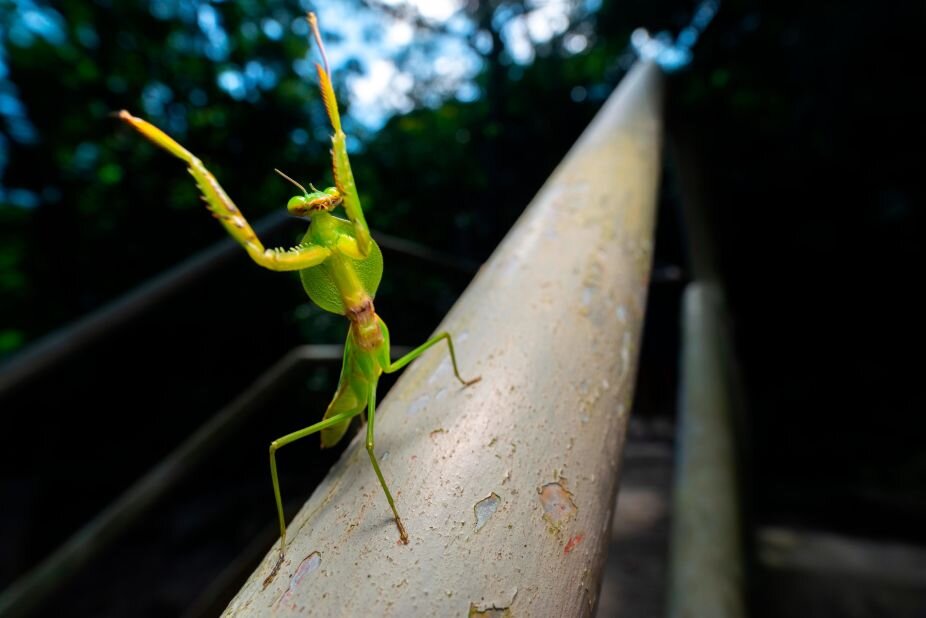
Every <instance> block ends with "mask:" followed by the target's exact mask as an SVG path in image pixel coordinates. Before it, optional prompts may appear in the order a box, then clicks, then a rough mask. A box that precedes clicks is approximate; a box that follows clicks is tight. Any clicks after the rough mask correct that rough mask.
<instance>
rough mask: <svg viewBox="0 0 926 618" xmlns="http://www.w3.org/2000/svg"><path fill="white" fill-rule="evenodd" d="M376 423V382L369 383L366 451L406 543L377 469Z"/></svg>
mask: <svg viewBox="0 0 926 618" xmlns="http://www.w3.org/2000/svg"><path fill="white" fill-rule="evenodd" d="M375 423H376V383H375V382H374V383H373V384H371V385H370V398H369V400H368V401H367V453H368V454H369V455H370V463H372V464H373V470H374V471H375V472H376V478H378V479H379V484H380V485H382V487H383V492H385V494H386V500H387V501H388V502H389V506H390V507H391V508H392V514H393V515H394V516H395V525H396V527H398V529H399V538H400V539H401V540H402V542H403V543H405V544H408V532H406V531H405V525H404V524H403V523H402V518H401V517H399V511H398V509H396V508H395V500H393V499H392V493H391V492H390V491H389V487H388V486H387V485H386V479H384V478H383V473H382V472H381V471H380V469H379V462H378V461H377V460H376V452H375V450H374V449H375V446H376V443H375V441H374V439H373V426H374V425H375Z"/></svg>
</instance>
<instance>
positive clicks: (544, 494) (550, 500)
mask: <svg viewBox="0 0 926 618" xmlns="http://www.w3.org/2000/svg"><path fill="white" fill-rule="evenodd" d="M537 493H539V494H540V504H541V505H543V518H544V519H546V520H547V522H549V523H550V525H552V526H553V527H554V528H559V527H560V526H561V525H563V524H564V523H565V522H567V521H568V520H569V519H571V518H572V517H573V516H574V515H575V514H576V511H578V510H579V508H578V507H577V506H576V503H575V502H574V501H573V500H572V493H571V492H570V491H569V490H568V489H566V488H565V487H563V485H562V483H560V482H555V483H547V484H546V485H544V486H543V487H538V488H537Z"/></svg>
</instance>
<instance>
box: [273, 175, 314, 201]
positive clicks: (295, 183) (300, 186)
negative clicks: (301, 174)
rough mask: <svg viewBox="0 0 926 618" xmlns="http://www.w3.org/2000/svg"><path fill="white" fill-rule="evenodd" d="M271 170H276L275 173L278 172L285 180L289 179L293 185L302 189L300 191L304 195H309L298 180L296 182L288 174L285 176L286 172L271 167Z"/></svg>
mask: <svg viewBox="0 0 926 618" xmlns="http://www.w3.org/2000/svg"><path fill="white" fill-rule="evenodd" d="M273 171H274V172H276V173H277V174H279V175H280V176H282V177H283V178H285V179H286V180H288V181H290V182H291V183H293V184H294V185H296V186H297V187H299V188H300V189H302V192H303V193H305V194H306V196H308V195H309V192H308V191H306V190H305V187H303V186H302V185H301V184H299V183H298V182H296V181H295V180H293V179H292V178H290V177H289V176H287V175H286V174H284V173H283V172H281V171H280V170H278V169H277V168H273ZM310 186H311V185H310ZM312 188H313V189H314V188H315V187H312Z"/></svg>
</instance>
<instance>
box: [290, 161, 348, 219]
mask: <svg viewBox="0 0 926 618" xmlns="http://www.w3.org/2000/svg"><path fill="white" fill-rule="evenodd" d="M273 171H275V172H276V173H277V174H279V175H280V176H282V177H283V178H285V179H286V180H288V181H290V182H291V183H293V184H294V185H296V186H297V187H299V188H300V189H302V193H303V195H297V196H295V197H291V198H290V199H289V201H288V202H287V203H286V210H288V211H289V214H291V215H293V216H295V217H310V218H311V217H312V215H313V214H315V213H317V212H322V211H324V212H329V211H331V210H334V209H335V208H336V207H338V206H340V204H341V202H342V201H343V198H341V192H340V191H338V189H337V187H328V188H327V189H325V190H324V191H319V190H318V189H316V188H315V187H314V186H312V185H311V184H310V185H309V186H310V187H312V192H311V193H309V192H308V191H306V190H305V187H303V186H302V185H301V184H299V183H298V182H296V181H295V180H293V179H292V178H290V177H289V176H287V175H286V174H284V173H283V172H281V171H280V170H273Z"/></svg>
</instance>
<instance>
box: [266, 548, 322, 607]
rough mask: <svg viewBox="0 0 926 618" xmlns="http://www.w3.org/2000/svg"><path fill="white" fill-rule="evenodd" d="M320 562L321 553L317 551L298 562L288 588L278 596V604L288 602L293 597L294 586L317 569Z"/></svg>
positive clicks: (281, 604)
mask: <svg viewBox="0 0 926 618" xmlns="http://www.w3.org/2000/svg"><path fill="white" fill-rule="evenodd" d="M321 563H322V555H321V554H320V553H318V552H317V551H313V552H312V553H311V554H309V555H308V556H306V557H305V559H304V560H303V561H302V562H300V563H299V566H298V567H296V572H295V573H293V575H292V577H290V578H289V588H287V589H286V592H284V593H283V596H281V597H280V600H279V601H278V602H277V605H278V606H283V605H286V604H288V603H289V602H290V600H291V599H292V597H293V592H294V591H295V589H296V586H298V585H299V583H300V582H301V581H302V580H303V579H304V578H305V577H306V576H307V575H309V574H310V573H312V572H313V571H315V570H316V569H318V567H319V566H320V565H321Z"/></svg>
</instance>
